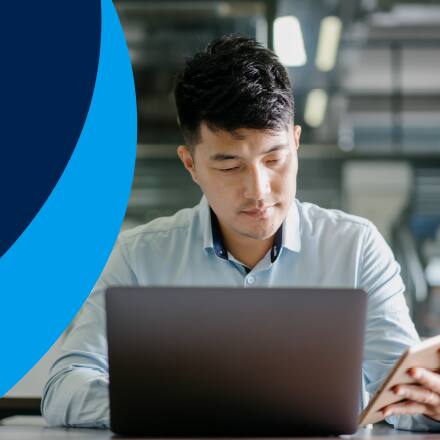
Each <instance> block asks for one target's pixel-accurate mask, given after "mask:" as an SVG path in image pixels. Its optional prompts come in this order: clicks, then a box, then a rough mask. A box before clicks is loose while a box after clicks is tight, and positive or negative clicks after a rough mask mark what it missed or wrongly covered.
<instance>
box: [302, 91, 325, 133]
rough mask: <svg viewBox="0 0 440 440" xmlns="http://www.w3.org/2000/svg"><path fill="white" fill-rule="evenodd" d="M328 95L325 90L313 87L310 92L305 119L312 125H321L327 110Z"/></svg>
mask: <svg viewBox="0 0 440 440" xmlns="http://www.w3.org/2000/svg"><path fill="white" fill-rule="evenodd" d="M327 101H328V95H327V92H326V91H325V90H322V89H313V90H311V91H310V92H309V94H308V96H307V100H306V108H305V111H304V120H305V121H306V122H307V124H308V125H309V126H310V127H315V128H316V127H319V126H320V125H321V124H322V121H323V120H324V116H325V112H326V110H327Z"/></svg>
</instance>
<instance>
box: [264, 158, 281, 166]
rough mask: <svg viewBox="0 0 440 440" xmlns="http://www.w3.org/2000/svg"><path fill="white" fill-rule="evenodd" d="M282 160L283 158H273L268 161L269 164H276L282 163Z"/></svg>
mask: <svg viewBox="0 0 440 440" xmlns="http://www.w3.org/2000/svg"><path fill="white" fill-rule="evenodd" d="M280 162H281V159H271V160H268V161H267V163H268V164H269V165H275V164H277V163H280Z"/></svg>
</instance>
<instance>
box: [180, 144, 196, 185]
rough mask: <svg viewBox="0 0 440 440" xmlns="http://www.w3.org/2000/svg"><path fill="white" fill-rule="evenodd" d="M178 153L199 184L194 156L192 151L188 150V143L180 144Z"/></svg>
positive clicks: (193, 178)
mask: <svg viewBox="0 0 440 440" xmlns="http://www.w3.org/2000/svg"><path fill="white" fill-rule="evenodd" d="M177 155H178V156H179V158H180V160H181V161H182V163H183V166H184V167H185V168H186V170H187V171H188V172H189V173H190V174H191V177H192V180H193V181H194V182H195V183H197V185H198V184H199V182H198V181H197V176H196V170H195V163H194V158H193V156H192V154H191V152H190V151H189V150H188V147H187V146H186V145H180V146H179V147H178V148H177Z"/></svg>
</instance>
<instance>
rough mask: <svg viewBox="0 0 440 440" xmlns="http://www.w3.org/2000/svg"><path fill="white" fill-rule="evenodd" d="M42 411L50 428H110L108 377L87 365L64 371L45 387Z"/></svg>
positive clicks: (68, 368)
mask: <svg viewBox="0 0 440 440" xmlns="http://www.w3.org/2000/svg"><path fill="white" fill-rule="evenodd" d="M41 411H42V413H43V415H44V417H45V419H46V421H47V422H48V424H49V425H51V426H75V427H93V428H108V427H109V426H110V416H109V399H108V377H107V376H106V374H105V373H103V372H102V371H100V370H99V369H95V368H89V367H85V366H79V365H78V366H72V367H67V368H64V369H62V370H61V371H59V372H58V373H57V374H55V375H54V376H53V377H52V378H51V380H50V381H49V382H48V383H47V384H46V386H45V388H44V391H43V399H42V403H41Z"/></svg>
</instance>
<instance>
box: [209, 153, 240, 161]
mask: <svg viewBox="0 0 440 440" xmlns="http://www.w3.org/2000/svg"><path fill="white" fill-rule="evenodd" d="M231 159H240V156H237V155H235V154H223V153H216V154H213V155H212V156H210V157H209V160H215V161H222V160H231Z"/></svg>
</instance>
